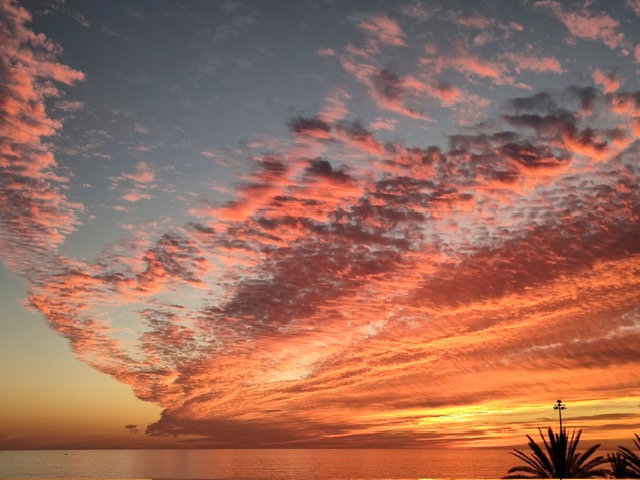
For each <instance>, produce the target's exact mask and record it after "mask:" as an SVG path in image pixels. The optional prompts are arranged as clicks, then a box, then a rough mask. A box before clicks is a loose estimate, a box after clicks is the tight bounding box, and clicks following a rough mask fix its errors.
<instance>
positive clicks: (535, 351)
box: [0, 0, 640, 448]
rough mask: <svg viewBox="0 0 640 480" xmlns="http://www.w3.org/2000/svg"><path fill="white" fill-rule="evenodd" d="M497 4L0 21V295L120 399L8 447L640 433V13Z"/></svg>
mask: <svg viewBox="0 0 640 480" xmlns="http://www.w3.org/2000/svg"><path fill="white" fill-rule="evenodd" d="M498 3H499V4H500V8H492V7H491V6H490V5H489V4H488V3H486V4H485V3H477V2H471V3H470V2H465V1H457V2H453V3H452V4H451V5H450V6H447V7H445V6H443V5H442V4H441V3H440V2H437V1H424V2H422V1H406V2H402V3H399V4H397V5H386V4H385V3H384V2H380V3H378V4H376V5H373V4H372V3H371V2H358V1H354V2H352V3H351V2H349V3H341V4H340V5H335V4H333V3H332V2H325V1H321V0H309V2H295V1H283V2H279V3H278V5H279V8H278V9H275V8H273V6H271V7H270V6H268V5H267V4H265V3H263V2H258V1H246V2H242V1H235V0H228V1H224V2H212V3H207V2H204V3H199V2H193V3H180V4H174V3H173V2H170V1H167V2H164V1H160V2H154V7H150V5H146V4H139V5H134V6H125V5H113V6H109V7H105V6H104V5H102V4H101V3H100V2H94V1H89V2H82V3H80V2H72V1H69V2H68V3H65V2H57V1H54V0H51V1H46V2H40V3H38V2H30V1H24V2H15V1H14V0H0V11H2V15H1V17H2V20H1V21H2V24H3V30H1V31H0V38H1V39H2V42H0V56H1V59H2V63H0V68H2V73H3V78H4V80H3V84H4V90H3V91H4V95H3V96H2V97H0V102H1V104H2V115H3V117H2V122H1V123H0V137H1V138H2V140H3V141H2V142H0V150H2V159H1V163H0V175H1V178H2V180H1V181H0V200H1V201H0V261H1V262H2V266H3V269H1V270H0V282H2V285H6V286H7V287H4V286H3V289H6V288H9V290H10V291H11V292H12V293H11V294H10V295H11V296H12V298H14V299H15V300H16V301H20V300H19V295H18V294H17V293H13V292H14V291H15V292H17V291H18V290H19V289H17V287H15V285H14V284H15V278H20V279H21V280H20V281H21V282H24V285H25V287H24V291H25V293H24V297H26V298H24V300H23V302H24V305H25V307H26V308H28V309H30V310H31V312H35V313H36V314H37V315H38V318H41V319H44V321H46V325H47V326H48V328H49V329H50V332H49V333H48V334H47V335H50V337H51V338H52V339H51V340H50V342H51V345H54V343H55V342H56V341H57V339H55V335H54V333H55V334H57V335H59V336H61V337H63V338H64V339H66V340H67V341H68V346H69V349H70V350H71V352H73V354H74V356H75V357H76V358H77V360H78V361H79V362H82V365H88V366H90V367H91V368H92V369H93V370H94V371H96V372H100V375H101V376H103V377H104V378H105V379H108V381H107V383H101V384H100V386H99V387H98V386H97V385H98V383H96V384H95V385H96V386H95V387H92V386H91V385H89V386H88V387H87V388H86V390H85V391H83V392H73V391H72V387H69V386H70V385H74V383H77V381H76V379H79V378H81V377H82V376H84V375H85V372H83V371H80V370H78V372H77V373H69V376H68V378H67V379H65V382H64V384H65V388H66V389H70V390H68V391H67V393H66V394H67V395H68V397H69V398H84V397H85V396H86V397H87V401H86V402H87V404H88V405H87V410H86V411H85V410H83V411H82V412H79V411H77V410H76V411H74V409H73V408H72V407H65V406H64V405H62V406H60V408H59V411H60V412H61V413H60V415H61V417H60V422H59V423H57V422H56V423H55V425H54V424H53V423H52V424H51V427H50V429H49V430H47V431H43V430H42V429H41V430H38V428H37V424H38V421H39V420H38V418H40V416H39V415H40V414H39V413H38V412H37V410H38V408H37V406H36V405H43V407H45V409H46V395H47V394H46V392H47V391H52V390H53V389H54V388H55V384H54V383H51V384H49V385H48V386H46V387H45V386H44V385H43V386H42V387H41V388H37V387H34V388H33V389H32V390H29V391H30V393H29V395H30V397H29V401H28V402H26V401H24V400H23V399H21V395H23V394H22V392H24V391H27V390H26V389H25V388H24V387H20V389H17V390H16V391H17V392H20V393H19V394H17V393H16V394H12V395H9V396H8V398H7V399H5V402H6V404H7V405H6V406H3V408H2V409H3V410H5V411H7V412H9V415H8V416H7V421H6V422H5V424H6V425H7V427H8V428H7V429H6V432H3V433H0V448H14V447H15V446H16V445H19V446H21V447H24V448H39V447H41V446H42V445H45V446H51V445H57V444H65V445H67V444H68V445H76V446H77V445H89V446H90V445H110V446H111V445H113V446H118V445H121V446H122V445H136V446H158V445H169V446H185V445H192V446H212V447H228V448H247V447H255V448H270V447H274V448H280V447H291V448H294V447H301V448H302V447H408V448H414V447H422V446H432V447H433V446H436V447H446V448H466V447H492V446H493V447H499V446H510V445H514V444H518V443H522V442H523V439H524V436H525V435H527V434H531V433H532V432H535V431H536V429H537V428H538V427H545V426H547V425H551V426H554V427H555V426H556V421H557V416H556V413H555V412H554V411H553V409H552V406H553V403H554V402H555V401H556V399H557V398H561V399H562V400H563V401H564V402H565V403H566V404H567V405H568V407H569V408H568V410H567V412H566V415H567V417H566V419H567V423H566V425H565V426H566V427H568V428H582V429H584V436H583V438H584V439H585V440H587V441H592V440H593V441H594V442H595V441H602V442H604V443H606V444H607V445H617V444H618V443H622V442H625V441H626V440H629V439H631V438H632V437H633V434H634V433H636V432H638V431H640V422H638V407H639V405H640V369H639V368H638V367H639V366H640V365H639V363H640V187H639V186H638V185H639V184H640V182H639V180H640V179H639V177H640V167H639V165H640V142H639V136H640V89H639V84H638V80H639V79H640V34H639V33H638V32H640V28H638V27H639V26H640V2H638V0H626V1H622V0H620V2H617V3H615V4H605V3H604V2H598V1H590V2H586V3H585V2H575V3H571V2H562V3H561V2H557V1H554V0H538V1H535V2H527V1H522V2H511V1H509V2H507V1H502V2H498ZM20 288H22V287H20ZM9 290H7V291H9ZM19 315H21V314H19V313H13V311H12V313H11V315H10V316H9V317H8V319H7V320H4V322H5V324H6V325H8V324H9V322H13V321H14V320H13V318H14V317H17V316H19ZM9 318H11V320H9ZM29 325H30V323H29V322H28V321H26V320H24V321H22V324H20V325H18V324H16V325H14V324H13V323H12V325H11V328H9V327H8V326H7V327H6V328H5V330H9V331H14V330H12V329H15V332H18V331H20V332H21V333H20V335H24V336H25V337H26V336H28V334H29V333H28V332H29V331H30V328H33V327H29ZM21 338H22V337H21ZM43 338H44V340H43V342H44V343H48V342H49V340H47V339H46V335H45V336H44V337H43ZM13 348H17V347H13ZM57 355H58V354H53V353H52V354H51V361H55V359H56V358H57ZM42 356H43V358H45V359H46V358H47V352H46V346H45V347H44V349H43V351H42ZM3 358H4V357H3ZM3 362H4V363H5V365H4V368H5V369H7V370H10V369H12V368H15V367H12V365H11V363H10V357H9V354H7V356H6V359H5V360H3ZM42 378H44V377H42ZM42 378H38V377H37V376H27V377H24V378H22V377H20V376H19V375H17V374H16V375H12V376H11V380H10V383H13V384H14V385H16V388H17V386H18V384H22V383H23V382H33V383H35V384H38V383H39V382H41V380H42ZM82 378H84V377H82ZM87 378H89V377H87ZM114 379H115V380H116V381H117V382H118V384H119V385H116V384H115V383H113V382H112V380H114ZM90 382H93V380H90ZM109 382H111V383H109ZM123 387H126V389H125V390H122V388H123ZM94 388H95V389H94ZM92 391H93V392H98V391H100V392H104V393H101V394H100V397H101V400H100V401H97V400H96V403H95V405H102V408H113V412H112V413H109V414H108V415H105V416H103V417H102V419H101V414H100V411H94V412H91V411H90V405H91V404H93V402H94V400H92V399H91V392H92ZM129 391H130V392H131V393H132V394H133V395H134V396H135V398H136V399H138V400H135V401H134V400H133V399H126V396H127V395H128V392H129ZM123 392H124V393H123ZM111 395H113V397H111ZM40 396H42V399H41V400H40V399H39V397H40ZM59 398H60V399H61V401H63V399H64V396H61V397H59ZM109 398H114V399H115V398H118V400H117V401H115V404H114V405H113V406H112V407H107V404H108V399H109ZM142 402H144V403H142ZM21 403H23V404H24V405H22V406H21ZM26 405H28V407H27V406H26ZM125 412H131V413H130V415H131V416H132V417H135V418H132V419H131V420H127V421H126V423H125V422H122V424H116V422H119V421H120V420H119V419H121V418H124V417H125V416H126V415H127V413H125ZM158 412H160V413H158ZM11 415H13V417H12V418H10V417H11ZM74 415H75V416H76V417H77V419H81V418H82V419H86V420H82V421H80V420H78V422H79V423H83V424H84V427H83V428H80V427H79V428H77V429H75V430H74V431H73V432H71V433H69V432H66V430H65V427H64V425H65V422H67V424H70V422H72V421H74V420H72V419H73V417H74ZM85 422H86V423H85ZM126 424H131V425H130V427H131V428H129V429H128V430H131V433H133V432H134V430H135V432H136V433H135V435H131V434H130V432H129V431H125V425H126ZM134 424H135V425H137V427H136V428H135V429H134V428H133V425H134ZM145 432H146V435H145V434H144V433H145ZM65 442H66V443H65Z"/></svg>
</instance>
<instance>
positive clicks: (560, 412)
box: [553, 400, 567, 435]
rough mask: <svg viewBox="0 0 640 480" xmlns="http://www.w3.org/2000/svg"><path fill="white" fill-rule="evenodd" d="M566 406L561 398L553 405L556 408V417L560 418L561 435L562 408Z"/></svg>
mask: <svg viewBox="0 0 640 480" xmlns="http://www.w3.org/2000/svg"><path fill="white" fill-rule="evenodd" d="M565 408H567V407H566V406H565V404H564V403H562V400H558V401H557V403H556V404H555V405H554V406H553V409H554V410H558V418H559V419H560V435H562V410H564V409H565Z"/></svg>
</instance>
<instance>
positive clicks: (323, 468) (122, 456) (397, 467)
mask: <svg viewBox="0 0 640 480" xmlns="http://www.w3.org/2000/svg"><path fill="white" fill-rule="evenodd" d="M515 460H516V459H515V458H513V457H512V456H511V455H509V453H508V451H506V450H332V449H323V450H68V451H64V450H37V451H0V477H2V478H38V477H40V478H42V477H84V478H153V479H258V480H280V479H287V480H303V479H304V480H314V479H317V480H328V479H383V478H384V479H409V478H500V477H502V476H503V475H505V474H506V472H507V470H508V469H509V467H512V466H513V465H514V461H515Z"/></svg>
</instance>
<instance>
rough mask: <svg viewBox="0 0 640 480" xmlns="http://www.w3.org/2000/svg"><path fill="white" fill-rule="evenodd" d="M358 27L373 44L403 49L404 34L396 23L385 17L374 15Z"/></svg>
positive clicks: (404, 44)
mask: <svg viewBox="0 0 640 480" xmlns="http://www.w3.org/2000/svg"><path fill="white" fill-rule="evenodd" d="M358 27H359V28H360V29H361V30H364V32H365V33H366V34H367V35H368V36H369V37H370V38H371V39H372V40H374V41H375V42H377V43H380V44H382V45H391V46H395V47H404V46H406V43H405V37H406V35H405V33H404V31H403V30H402V28H401V27H400V25H399V24H398V22H397V21H396V20H394V19H392V18H390V17H388V16H386V15H376V16H374V17H371V18H369V19H367V20H365V21H363V22H361V23H360V24H359V25H358Z"/></svg>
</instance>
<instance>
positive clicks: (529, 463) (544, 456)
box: [503, 427, 610, 479]
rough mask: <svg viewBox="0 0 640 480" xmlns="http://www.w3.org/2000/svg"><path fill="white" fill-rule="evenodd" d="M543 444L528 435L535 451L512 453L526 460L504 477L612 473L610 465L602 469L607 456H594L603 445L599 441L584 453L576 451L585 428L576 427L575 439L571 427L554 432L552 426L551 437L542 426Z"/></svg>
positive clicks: (516, 450) (554, 476) (546, 476)
mask: <svg viewBox="0 0 640 480" xmlns="http://www.w3.org/2000/svg"><path fill="white" fill-rule="evenodd" d="M538 431H539V432H540V438H541V439H542V445H539V444H538V443H536V441H535V440H534V439H533V438H531V437H530V436H529V435H527V438H528V439H529V448H530V449H531V451H532V453H530V454H526V453H524V452H522V451H520V450H518V449H514V451H513V452H510V453H511V454H512V455H513V456H515V457H516V458H518V459H519V460H521V461H522V462H524V465H518V466H515V467H512V468H510V469H509V471H508V472H507V476H505V477H503V478H559V479H563V478H593V477H606V476H607V475H609V474H610V470H609V469H607V468H600V467H601V465H603V464H604V463H606V462H607V459H606V458H605V457H603V456H597V457H594V458H590V457H591V456H592V455H593V454H594V453H595V452H596V451H597V450H598V448H600V444H596V445H594V446H592V447H590V448H589V449H587V450H586V451H585V452H584V453H582V454H580V453H576V449H577V447H578V443H579V442H580V436H581V435H582V430H578V431H577V432H576V430H575V429H574V430H573V431H572V433H571V438H569V437H568V436H567V430H566V429H562V430H561V431H560V433H559V434H558V433H554V432H553V429H552V428H551V427H549V428H548V431H547V436H548V440H547V439H546V438H545V436H544V435H543V433H542V429H540V428H539V429H538Z"/></svg>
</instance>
